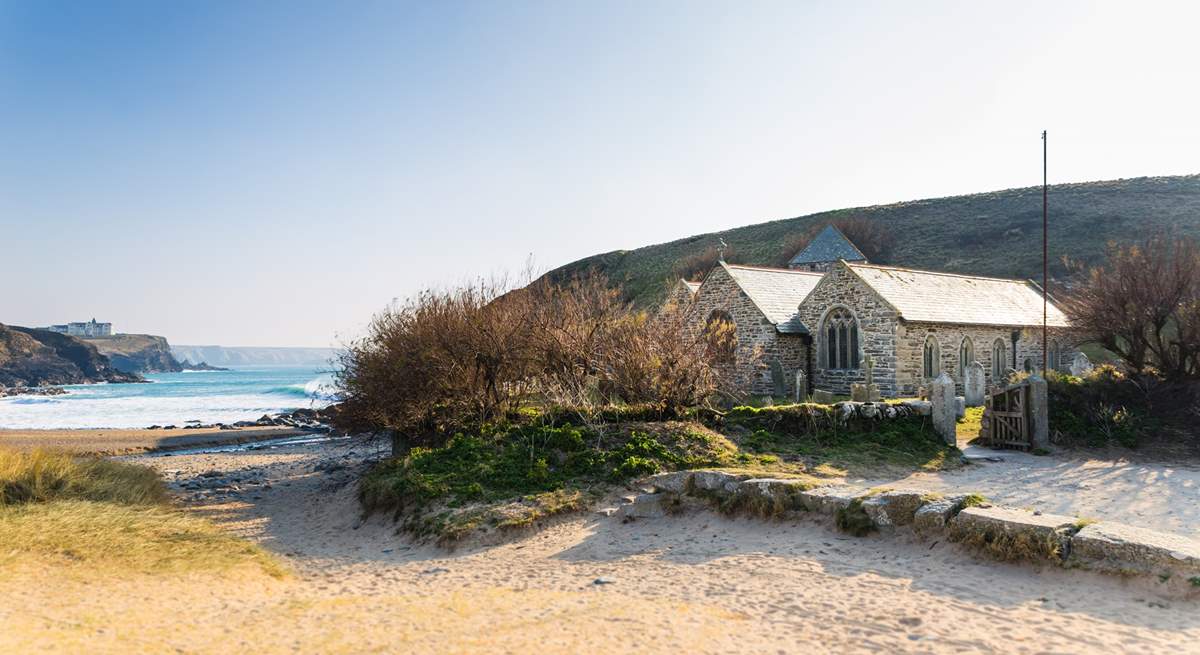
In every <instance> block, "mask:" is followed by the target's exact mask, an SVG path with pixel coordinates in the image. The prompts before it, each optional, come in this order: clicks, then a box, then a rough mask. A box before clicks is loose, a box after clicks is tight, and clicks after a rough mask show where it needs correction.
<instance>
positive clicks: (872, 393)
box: [867, 384, 882, 403]
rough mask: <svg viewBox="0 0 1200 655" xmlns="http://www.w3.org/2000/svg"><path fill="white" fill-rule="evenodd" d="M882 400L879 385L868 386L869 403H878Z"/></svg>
mask: <svg viewBox="0 0 1200 655" xmlns="http://www.w3.org/2000/svg"><path fill="white" fill-rule="evenodd" d="M881 399H882V398H881V396H880V395H879V385H878V384H868V385H867V402H869V403H877V402H879V401H880V400H881Z"/></svg>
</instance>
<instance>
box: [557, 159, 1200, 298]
mask: <svg viewBox="0 0 1200 655" xmlns="http://www.w3.org/2000/svg"><path fill="white" fill-rule="evenodd" d="M850 216H853V217H862V218H866V219H869V220H872V221H879V222H881V223H882V224H883V225H884V226H885V227H886V229H887V230H888V231H889V232H890V233H891V234H892V235H894V237H895V246H894V248H893V249H892V253H891V255H890V256H889V259H888V261H880V262H876V263H881V264H894V265H898V266H908V267H912V268H921V269H929V270H938V271H950V272H956V273H972V274H977V275H990V276H998V277H1014V278H1030V277H1038V278H1040V277H1041V270H1042V263H1041V262H1042V242H1041V239H1042V188H1041V187H1028V188H1024V189H1007V190H1004V191H994V192H991V193H978V194H973V195H968V196H954V197H950V198H935V199H930V200H915V201H911V202H902V203H897V204H893V205H877V206H874V207H856V208H853V209H838V210H834V211H827V212H821V213H818V214H811V215H808V216H799V217H796V218H787V219H783V220H777V221H771V222H769V223H758V224H756V225H747V226H745V227H739V228H734V229H732V230H725V231H723V232H713V233H709V234H700V235H696V236H692V237H687V238H685V239H679V240H677V241H671V242H669V243H662V244H658V245H654V246H646V247H644V248H638V249H636V250H618V251H614V252H608V253H603V254H599V255H593V256H591V257H587V258H585V259H581V260H579V261H576V262H572V263H570V264H567V265H566V266H563V267H560V268H558V269H555V270H553V271H551V272H550V273H548V274H547V275H548V276H550V277H551V278H553V279H562V278H565V277H569V276H570V275H572V274H575V273H577V272H580V271H585V270H588V269H591V268H595V269H597V270H599V271H600V272H603V273H604V274H606V275H607V276H608V277H609V279H610V280H612V281H614V282H620V283H622V284H624V286H625V289H626V292H627V293H628V295H629V296H630V297H631V298H632V299H634V300H635V301H636V302H638V303H639V304H649V303H653V302H657V301H658V300H659V299H660V298H661V297H662V295H663V293H664V291H665V289H666V288H667V285H668V284H671V283H672V282H673V276H672V275H671V269H672V267H673V266H674V265H675V263H676V262H678V261H680V260H681V259H683V258H685V257H687V256H689V255H692V254H694V253H698V252H700V251H702V250H704V249H705V248H707V247H709V246H712V245H715V244H716V243H717V239H718V238H723V239H725V241H726V242H727V243H729V244H730V245H731V246H733V247H734V248H735V249H736V251H737V253H738V255H739V258H740V261H741V262H742V263H746V264H760V265H768V264H770V263H771V262H773V261H775V260H776V259H778V257H779V255H780V251H781V250H782V249H783V248H784V244H785V242H786V240H787V238H788V236H789V235H792V234H795V233H796V232H800V231H803V230H805V229H806V228H807V227H808V226H809V225H810V224H812V223H822V224H823V223H827V222H829V221H831V220H834V219H837V218H841V217H850ZM1157 228H1171V229H1175V230H1177V231H1178V232H1180V233H1183V234H1189V235H1191V236H1193V237H1198V238H1200V175H1187V176H1179V177H1142V178H1134V179H1128V180H1115V181H1108V182H1085V183H1080V184H1060V185H1054V186H1052V187H1050V258H1051V276H1054V275H1055V273H1056V272H1058V273H1061V272H1062V271H1063V266H1062V264H1061V263H1060V262H1059V260H1060V259H1061V257H1062V256H1064V255H1068V256H1070V257H1072V258H1074V259H1081V260H1083V261H1087V262H1095V261H1098V260H1099V259H1101V258H1102V256H1103V254H1104V249H1105V246H1106V244H1107V242H1108V241H1110V240H1117V241H1127V240H1133V239H1136V238H1138V237H1139V235H1142V234H1145V233H1146V232H1147V231H1149V230H1153V229H1157Z"/></svg>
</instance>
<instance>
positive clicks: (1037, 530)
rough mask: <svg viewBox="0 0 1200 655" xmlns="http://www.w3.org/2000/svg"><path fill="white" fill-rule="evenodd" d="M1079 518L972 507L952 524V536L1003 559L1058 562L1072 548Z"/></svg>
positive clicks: (1011, 509) (1021, 510)
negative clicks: (1072, 533)
mask: <svg viewBox="0 0 1200 655" xmlns="http://www.w3.org/2000/svg"><path fill="white" fill-rule="evenodd" d="M1075 521H1076V519H1074V518H1072V517H1070V516H1060V515H1057V514H1035V513H1033V512H1029V511H1026V510H1023V509H1015V508H1011V507H998V506H994V505H986V506H985V505H981V506H979V507H968V508H966V509H964V510H963V511H961V512H959V513H958V515H956V516H955V517H954V518H953V519H951V521H950V537H951V538H952V539H954V540H955V541H967V542H968V543H974V544H977V545H980V546H982V547H984V548H985V549H986V550H988V551H989V552H990V553H991V554H992V555H995V556H997V557H999V558H1001V559H1024V558H1042V559H1057V558H1058V557H1061V556H1062V554H1063V553H1065V552H1066V550H1067V548H1068V547H1069V541H1070V534H1071V531H1072V528H1073V527H1074V525H1075Z"/></svg>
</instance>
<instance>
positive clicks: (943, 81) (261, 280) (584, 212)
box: [0, 0, 1200, 346]
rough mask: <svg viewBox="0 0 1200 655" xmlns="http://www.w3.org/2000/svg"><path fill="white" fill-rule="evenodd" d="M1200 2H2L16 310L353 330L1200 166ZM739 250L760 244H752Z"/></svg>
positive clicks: (341, 338) (223, 333) (11, 319)
mask: <svg viewBox="0 0 1200 655" xmlns="http://www.w3.org/2000/svg"><path fill="white" fill-rule="evenodd" d="M1197 24H1200V3H1179V4H1173V5H1172V4H1154V3H1144V2H1138V3H1128V2H1121V3H1108V4H1105V3H1098V2H1087V3H1072V2H1029V3H1021V2H919V1H917V2H838V3H831V2H812V3H805V2H780V3H772V2H715V3H709V2H701V1H698V0H689V1H686V2H685V1H680V2H664V1H650V2H645V1H643V2H590V3H583V2H569V1H556V2H503V3H501V2H479V3H470V2H422V3H405V2H399V1H395V2H362V1H353V2H333V1H329V2H303V1H298V0H289V1H286V2H285V1H283V0H279V1H273V2H264V1H255V0H244V1H236V2H235V1H232V0H230V1H224V0H207V1H203V2H202V1H198V0H180V1H178V2H159V1H153V2H105V1H101V0H96V1H94V2H59V1H56V0H19V1H18V0H0V322H3V323H11V324H16V325H30V326H40V325H47V324H51V323H63V322H67V321H72V320H87V319H90V318H92V317H96V318H97V319H99V320H101V321H111V322H112V323H113V324H114V329H116V330H117V331H121V332H133V333H151V334H161V335H165V336H166V337H167V338H168V339H169V340H171V341H172V342H173V343H180V344H221V345H230V346H254V345H258V346H265V345H291V346H330V345H336V344H339V343H342V342H345V341H347V340H349V339H353V338H355V337H357V336H359V335H360V334H361V333H362V330H363V328H364V327H365V325H366V323H367V322H368V321H369V319H370V317H371V316H372V314H373V313H375V312H377V311H379V310H381V309H383V308H384V307H385V306H386V305H387V304H388V303H389V302H391V301H392V300H393V299H396V298H404V297H407V296H409V295H411V294H413V293H415V292H417V291H419V290H420V289H423V288H428V287H445V286H447V285H452V284H455V283H458V282H461V281H464V280H467V279H470V278H474V277H477V276H481V275H482V276H488V275H493V274H497V273H502V272H506V271H507V272H512V271H519V270H521V269H522V268H523V267H524V266H525V265H526V262H527V261H529V260H530V259H531V258H532V261H533V262H534V265H535V266H536V267H537V268H538V269H540V270H548V269H550V268H553V267H556V266H559V265H562V264H565V263H568V262H570V261H573V260H576V259H579V258H581V257H585V256H587V255H591V254H595V253H599V252H606V251H611V250H617V249H632V248H636V247H639V246H644V245H649V244H653V243H660V242H663V241H669V240H672V239H676V238H681V237H686V236H690V235H693V234H698V233H704V232H710V231H714V230H721V229H726V228H730V227H736V226H739V225H746V224H751V223H757V222H762V221H767V220H774V219H778V218H787V217H792V216H799V215H803V214H809V213H813V212H817V211H822V210H827V209H836V208H841V207H854V206H865V205H872V204H880V203H888V202H896V201H903V200H913V199H919V198H929V197H940V196H948V195H957V194H964V193H974V192H983V191H991V190H997V189H1004V188H1012V187H1021V186H1032V185H1036V184H1040V182H1041V173H1042V171H1041V155H1042V153H1041V140H1040V134H1041V131H1042V130H1048V131H1049V134H1050V141H1049V144H1050V153H1051V158H1050V172H1049V177H1050V181H1051V182H1052V183H1055V182H1076V181H1088V180H1101V179H1116V178H1122V177H1138V176H1143V175H1178V174H1191V173H1200V121H1198V120H1196V117H1197V116H1200V85H1198V84H1197V83H1196V80H1197V73H1196V66H1197V63H1200V39H1197V38H1196V36H1195V26H1196V25H1197ZM733 245H735V246H736V244H733Z"/></svg>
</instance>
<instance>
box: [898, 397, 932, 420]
mask: <svg viewBox="0 0 1200 655" xmlns="http://www.w3.org/2000/svg"><path fill="white" fill-rule="evenodd" d="M903 405H904V406H905V407H909V408H910V409H912V412H913V413H914V414H916V415H917V416H929V415H930V414H932V413H933V403H931V402H929V401H928V400H906V401H904V403H903Z"/></svg>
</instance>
